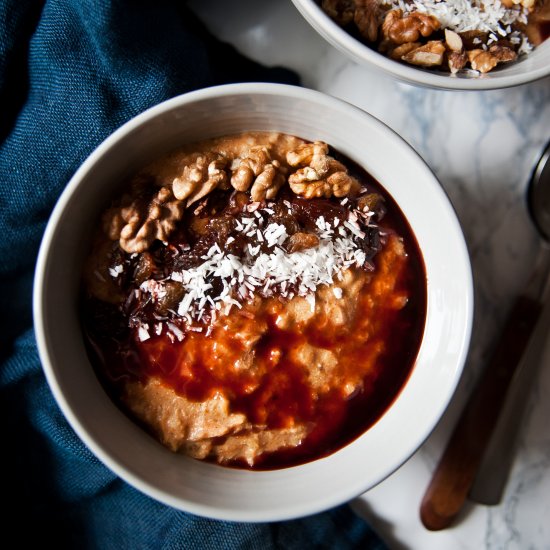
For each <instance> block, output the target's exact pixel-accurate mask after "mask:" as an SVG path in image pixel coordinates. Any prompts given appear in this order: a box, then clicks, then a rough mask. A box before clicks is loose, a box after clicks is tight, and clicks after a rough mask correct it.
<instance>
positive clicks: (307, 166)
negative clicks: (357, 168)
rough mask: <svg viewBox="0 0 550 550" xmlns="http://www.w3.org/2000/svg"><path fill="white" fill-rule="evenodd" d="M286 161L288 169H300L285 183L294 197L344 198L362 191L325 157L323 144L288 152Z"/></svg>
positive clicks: (326, 155) (352, 178) (332, 161)
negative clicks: (288, 165) (291, 167)
mask: <svg viewBox="0 0 550 550" xmlns="http://www.w3.org/2000/svg"><path fill="white" fill-rule="evenodd" d="M286 160H287V162H288V164H290V166H293V167H297V166H301V168H299V169H298V170H297V171H296V172H294V173H293V174H291V175H290V176H289V178H288V183H289V186H290V188H291V189H292V191H294V193H296V194H297V195H302V196H303V197H305V198H306V199H312V198H316V197H317V198H319V197H325V198H330V197H332V196H335V197H345V196H347V195H352V194H355V193H357V192H358V191H359V189H360V188H361V185H360V184H359V182H358V181H357V180H356V179H355V178H354V177H353V176H350V175H349V174H348V169H347V168H346V167H345V166H344V165H343V164H342V163H341V162H339V161H337V160H336V159H335V158H333V157H331V156H330V155H329V154H328V145H327V144H326V143H324V142H322V141H316V142H314V143H306V144H304V145H301V146H300V147H298V148H297V149H296V150H295V151H289V152H288V153H287V156H286Z"/></svg>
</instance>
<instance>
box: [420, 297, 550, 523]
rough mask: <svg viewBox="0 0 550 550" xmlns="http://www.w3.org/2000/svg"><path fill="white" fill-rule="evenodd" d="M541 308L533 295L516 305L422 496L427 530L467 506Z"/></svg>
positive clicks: (423, 519) (450, 521)
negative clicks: (469, 495) (466, 501)
mask: <svg viewBox="0 0 550 550" xmlns="http://www.w3.org/2000/svg"><path fill="white" fill-rule="evenodd" d="M541 309H542V306H541V304H540V302H539V301H538V300H533V299H531V298H528V297H527V296H520V297H519V298H518V300H517V301H516V303H515V305H514V307H513V308H512V311H511V313H510V315H509V316H508V319H507V321H506V324H505V326H504V331H503V333H502V336H501V338H500V341H499V344H498V346H497V347H496V349H495V351H494V354H493V356H492V360H491V362H490V363H489V365H488V366H487V368H486V369H485V370H484V372H483V373H482V375H481V378H480V380H479V382H478V384H477V386H476V388H475V390H474V392H473V393H472V395H471V397H470V399H469V401H468V403H467V404H466V406H465V408H464V410H463V412H462V415H461V417H460V418H459V420H458V423H457V425H456V427H455V429H454V431H453V433H452V435H451V438H450V440H449V442H448V444H447V447H446V449H445V452H444V453H443V456H442V457H441V460H440V462H439V464H438V466H437V468H436V470H435V472H434V474H433V477H432V480H431V482H430V484H429V486H428V488H427V490H426V493H425V495H424V498H423V500H422V504H421V507H420V518H421V520H422V523H423V524H424V526H425V527H426V528H427V529H430V530H431V531H437V530H440V529H444V528H445V527H448V526H449V525H450V524H451V523H452V521H453V519H454V518H455V516H456V515H457V514H458V513H459V512H460V510H461V509H462V506H463V504H464V501H465V500H466V497H467V495H468V492H469V490H470V487H471V486H472V483H473V481H474V479H475V475H476V472H477V469H478V468H479V465H480V463H481V459H482V458H483V453H484V451H485V448H486V447H487V445H488V442H489V439H490V437H491V434H492V432H493V430H494V428H495V425H496V423H497V420H498V415H499V413H500V410H501V408H502V406H503V404H504V400H505V397H506V392H507V390H508V387H509V385H510V380H511V379H512V376H513V374H514V371H515V370H516V367H517V365H518V364H519V362H520V359H521V356H522V354H523V352H524V350H525V348H526V346H527V343H528V342H529V338H530V336H531V333H532V331H533V328H534V326H535V324H536V321H537V319H538V317H539V315H540V312H541Z"/></svg>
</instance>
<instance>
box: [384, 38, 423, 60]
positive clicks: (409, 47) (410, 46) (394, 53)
mask: <svg viewBox="0 0 550 550" xmlns="http://www.w3.org/2000/svg"><path fill="white" fill-rule="evenodd" d="M420 46H422V44H421V43H420V42H406V43H405V44H400V45H399V46H396V47H395V48H392V49H390V50H389V51H388V55H389V56H390V58H391V59H396V60H399V59H402V58H403V56H404V55H407V54H408V53H409V52H412V51H413V50H416V49H417V48H420Z"/></svg>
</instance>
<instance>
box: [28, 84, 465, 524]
mask: <svg viewBox="0 0 550 550" xmlns="http://www.w3.org/2000/svg"><path fill="white" fill-rule="evenodd" d="M249 95H278V96H281V95H282V96H286V97H291V98H293V99H297V100H306V101H313V102H314V103H315V104H316V105H321V104H322V105H325V106H327V107H328V106H332V107H334V108H337V109H347V110H350V112H352V113H353V114H354V116H359V117H368V118H369V120H370V122H371V123H373V124H376V125H379V126H380V127H381V128H383V131H385V132H388V131H389V132H390V133H391V134H392V135H393V139H398V140H399V141H400V142H401V144H402V145H403V146H405V147H406V148H407V150H408V151H409V152H410V154H411V155H412V156H414V157H415V158H416V159H417V161H419V162H420V163H421V165H422V166H423V169H424V170H427V171H428V172H429V173H430V174H431V175H432V177H433V179H434V180H435V181H436V182H437V183H439V182H438V180H437V178H436V177H435V175H433V172H432V171H431V169H430V168H429V167H428V165H427V164H426V163H425V161H424V160H423V159H422V157H421V156H420V155H419V154H418V153H417V152H416V151H415V150H414V149H413V148H412V146H410V145H409V144H408V143H407V142H406V141H405V140H404V139H403V138H402V137H400V136H399V135H398V134H397V133H396V132H395V131H394V130H392V129H391V128H390V127H389V126H387V125H386V124H384V123H383V122H381V121H380V120H379V119H377V118H376V117H374V116H373V115H371V114H369V113H367V112H365V111H364V110H362V109H360V108H359V107H356V106H355V105H352V104H350V103H348V102H346V101H344V100H341V99H339V98H336V97H333V96H330V95H328V94H325V93H322V92H318V91H315V90H310V89H307V88H302V87H299V86H292V85H284V84H270V83H239V84H227V85H221V86H213V87H210V88H205V89H201V90H195V91H192V92H188V93H184V94H181V95H179V96H176V97H173V98H171V99H168V100H166V101H164V102H162V103H160V104H158V105H155V106H153V107H151V108H149V109H147V110H146V111H144V112H142V113H141V114H138V115H137V116H135V117H133V118H132V119H130V120H129V121H128V122H126V123H125V124H123V125H122V126H121V127H120V128H118V129H117V130H115V132H113V133H112V134H111V135H109V136H108V137H107V138H106V139H105V140H104V141H103V142H101V143H100V144H99V145H98V146H97V147H96V148H95V149H94V150H93V151H92V153H91V154H90V155H89V156H88V157H87V158H86V160H85V161H84V162H83V163H82V164H81V165H80V167H79V168H78V169H77V171H76V172H75V173H74V175H73V176H72V178H71V179H70V181H69V182H68V184H67V186H66V188H65V189H64V190H63V192H62V194H61V195H60V197H59V199H58V201H57V203H56V205H55V207H54V209H53V211H52V214H51V216H50V219H49V221H48V224H47V226H46V229H45V232H44V235H43V239H42V243H41V245H40V250H39V254H38V258H37V262H36V270H35V279H34V286H33V317H34V327H35V335H36V341H37V346H38V352H39V357H40V360H41V363H42V368H43V371H44V373H45V375H46V379H47V382H48V385H49V387H50V389H51V391H52V393H53V395H54V398H55V400H56V402H57V404H58V406H59V407H60V409H61V411H62V413H63V415H64V416H65V418H66V419H67V421H68V422H69V424H70V425H71V427H72V428H73V429H74V431H75V432H76V433H77V434H78V436H79V438H80V439H81V440H82V441H83V442H84V443H85V444H86V446H87V447H88V448H89V449H90V450H91V451H92V452H93V454H94V455H95V456H97V457H98V458H99V459H100V460H101V461H102V462H103V463H104V464H105V465H106V466H107V467H108V468H109V469H110V470H111V471H113V472H114V473H115V474H116V475H118V476H119V477H120V478H121V479H123V480H124V481H126V482H128V483H129V484H130V485H132V486H133V487H136V488H137V489H139V490H141V491H142V492H143V493H145V494H147V495H149V496H151V497H153V498H155V499H156V500H158V501H160V502H163V503H165V504H168V505H170V506H172V507H175V508H178V509H181V510H184V511H188V512H192V513H196V514H198V515H201V516H206V517H210V518H214V519H221V520H236V521H251V522H257V521H280V520H286V519H292V518H296V517H301V516H304V515H309V514H313V513H317V512H321V511H323V510H327V509H328V508H331V507H333V506H337V505H339V504H342V503H343V502H346V501H349V500H350V499H352V498H354V497H356V496H358V495H359V494H362V493H363V492H364V491H366V490H367V489H370V488H372V487H373V486H375V485H377V484H378V483H380V482H381V481H382V480H383V479H385V478H386V477H388V476H389V475H391V474H392V473H393V472H395V471H396V469H398V468H399V467H400V466H401V465H402V464H403V463H405V462H406V461H407V460H408V459H409V458H410V456H412V454H414V453H415V452H416V450H417V449H418V447H419V446H420V445H421V444H422V443H423V442H424V441H425V440H426V439H427V437H428V436H429V435H430V433H431V432H432V431H433V429H434V428H435V426H436V425H437V423H438V422H439V420H440V419H441V416H442V414H443V412H444V411H445V409H446V408H447V406H448V404H449V402H450V401H451V399H452V397H453V395H454V393H455V391H456V387H457V385H458V382H459V380H460V377H461V375H462V372H463V368H464V364H465V361H466V357H467V354H468V349H469V343H470V338H471V333H472V324H473V313H474V311H473V278H472V270H471V263H470V259H469V254H468V250H467V246H466V243H465V239H464V234H463V231H462V228H461V226H460V224H459V222H458V218H457V217H456V213H455V211H454V207H453V205H452V203H451V202H450V200H449V198H448V196H447V194H446V192H445V190H444V189H443V187H442V186H441V185H440V184H439V186H438V187H437V189H436V188H434V191H436V192H437V193H440V195H441V196H442V197H444V199H445V203H446V205H447V208H448V212H449V213H450V214H451V216H452V218H453V219H452V224H453V225H454V227H455V230H456V236H457V237H458V236H460V242H461V250H460V251H459V253H460V254H461V261H462V262H463V263H464V266H465V268H466V272H467V273H465V275H466V277H467V280H465V281H464V284H465V287H466V291H465V294H464V302H465V312H466V313H465V318H464V325H463V326H462V327H461V329H462V334H461V335H460V350H459V352H458V353H457V356H456V359H455V361H454V364H455V369H454V371H453V375H452V377H451V378H450V379H449V380H448V386H447V387H448V393H447V395H446V396H445V398H444V399H442V400H441V402H440V404H439V408H438V410H436V411H435V410H434V413H433V416H432V422H431V423H430V424H429V425H426V426H425V427H424V431H423V433H422V434H421V435H420V436H419V438H418V440H419V441H420V443H419V445H417V446H416V447H414V448H411V449H409V453H408V455H406V456H402V457H401V459H400V461H399V464H397V465H396V464H395V463H394V464H392V465H391V467H389V468H387V470H386V472H385V475H383V476H381V478H380V479H378V481H377V482H376V483H374V485H373V484H372V482H371V481H370V480H365V481H364V483H363V485H361V486H354V487H349V488H347V489H346V490H342V491H341V492H340V493H339V494H333V495H327V498H326V499H324V500H318V501H317V502H311V503H310V505H309V507H308V508H307V509H304V507H303V506H301V507H296V508H293V507H292V506H291V505H289V506H287V507H285V508H283V509H281V508H280V507H279V508H277V510H275V511H273V512H270V513H267V512H265V511H258V512H248V513H246V514H243V513H242V512H241V511H239V510H228V509H220V508H218V507H217V506H215V505H214V506H211V505H207V504H201V503H197V502H190V501H188V500H186V501H185V503H184V504H185V505H183V504H182V501H183V499H182V498H181V497H176V496H174V495H173V494H169V493H167V492H166V491H164V490H162V489H159V488H158V487H155V486H154V485H152V484H151V483H149V482H147V481H145V480H143V479H141V478H139V477H137V476H136V475H134V474H133V473H132V472H129V470H128V469H127V467H126V466H125V465H124V463H123V462H121V461H120V460H119V459H118V458H116V457H113V456H111V455H110V454H109V453H108V452H107V451H106V450H105V449H103V447H102V446H101V444H100V443H98V442H97V441H96V440H95V439H94V437H93V436H92V435H91V434H89V433H88V431H87V429H86V427H85V426H84V425H83V423H82V422H81V420H80V419H79V417H78V416H77V415H76V414H75V413H74V411H73V410H72V407H71V405H70V404H69V402H68V400H67V398H66V397H65V395H64V393H63V391H62V389H61V387H60V385H59V383H58V380H57V374H56V372H55V367H54V365H53V362H52V356H51V353H50V350H49V343H48V331H47V327H46V323H45V318H44V311H43V306H44V299H45V298H44V290H45V289H44V283H45V279H46V274H47V269H46V268H47V265H48V252H49V249H50V247H51V246H52V242H53V239H54V237H55V233H56V231H57V226H58V223H59V221H60V219H61V218H62V215H63V213H64V211H65V209H66V208H67V206H68V205H69V204H70V203H71V200H72V197H73V195H74V193H75V192H76V190H77V189H78V187H79V186H80V184H81V182H82V181H83V180H85V176H86V175H87V174H88V172H90V171H92V170H93V169H94V166H95V164H96V163H97V162H98V161H99V159H101V158H102V156H103V155H104V153H105V152H107V151H109V149H110V148H111V147H112V146H113V145H114V144H116V143H117V142H118V141H120V140H122V139H124V138H125V137H126V136H128V135H129V134H131V133H132V132H133V131H134V130H135V129H136V128H138V127H141V126H143V125H144V124H147V122H148V121H150V120H152V119H154V118H156V117H157V116H160V115H162V114H163V113H166V112H168V111H171V110H173V109H177V108H179V107H181V106H183V105H190V104H193V103H196V102H203V101H207V100H209V99H217V98H220V97H222V96H223V97H231V96H249ZM421 347H422V346H421ZM315 462H316V461H313V463H315ZM396 462H397V461H396ZM309 464H311V463H309ZM299 467H300V466H298V468H299ZM279 471H280V470H279ZM244 472H245V475H248V474H249V473H250V472H246V471H244ZM270 473H271V472H262V471H259V472H252V475H257V474H259V475H265V476H269V475H270Z"/></svg>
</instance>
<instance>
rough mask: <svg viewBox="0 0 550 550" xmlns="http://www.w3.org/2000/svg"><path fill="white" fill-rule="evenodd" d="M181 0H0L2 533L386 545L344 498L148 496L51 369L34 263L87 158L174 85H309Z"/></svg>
mask: <svg viewBox="0 0 550 550" xmlns="http://www.w3.org/2000/svg"><path fill="white" fill-rule="evenodd" d="M184 4H185V2H183V1H179V2H178V1H164V0H156V1H155V2H152V1H145V0H133V1H130V0H2V2H0V365H1V367H0V419H1V426H2V455H3V464H4V467H3V469H2V474H3V476H2V477H3V482H2V489H3V490H2V491H1V494H2V500H3V504H4V506H3V508H4V510H5V509H6V507H7V510H8V512H7V513H6V512H4V513H3V518H2V519H3V522H2V523H3V525H4V528H3V533H2V535H3V538H4V540H16V541H17V544H18V546H19V547H22V548H25V547H29V546H30V544H31V543H40V544H42V545H44V544H45V545H49V544H50V543H51V544H53V545H54V547H55V548H74V547H78V548H100V549H109V548H113V549H115V548H116V549H121V548H122V549H124V548H129V549H140V548H144V549H148V548H154V549H157V548H166V549H169V548H207V549H208V548H217V549H218V548H250V549H254V548H261V549H262V550H268V549H270V548H289V549H292V548H296V549H305V548H331V549H339V548H362V549H375V550H378V549H382V548H385V546H384V544H383V543H382V542H381V541H380V539H379V538H378V537H377V535H376V534H375V533H374V532H373V531H372V530H371V529H370V527H369V526H368V525H367V524H366V523H364V522H363V521H362V520H361V519H360V518H358V517H357V516H355V515H354V514H353V512H351V510H350V509H349V507H347V506H341V507H338V508H336V509H334V510H330V511H328V512H326V513H322V514H317V515H314V516H311V517H307V518H303V519H299V520H294V521H287V522H280V523H272V524H246V523H231V522H221V521H214V520H209V519H205V518H200V517H196V516H193V515H191V514H187V513H183V512H180V511H177V510H174V509H172V508H170V507H167V506H164V505H162V504H160V503H158V502H156V501H154V500H153V499H150V498H149V497H147V496H145V495H143V494H142V493H140V492H138V491H137V490H135V489H133V488H132V487H130V486H129V485H127V484H126V483H125V482H123V481H122V480H120V479H119V478H117V477H116V476H115V475H114V474H113V473H112V472H111V471H110V470H108V469H107V468H106V467H105V466H103V464H101V463H100V462H99V461H98V460H97V459H96V458H95V456H93V455H92V454H91V452H90V451H89V450H88V449H87V448H86V447H85V446H84V445H83V444H82V442H81V441H80V440H79V439H78V437H77V436H76V435H75V434H74V432H73V431H72V429H71V428H70V426H69V425H68V424H67V422H66V421H65V419H64V418H63V416H62V414H61V412H60V410H59V409H58V407H57V405H56V403H55V402H54V400H53V397H52V395H51V393H50V391H49V388H48V386H47V384H46V381H45V378H44V376H43V373H42V370H41V367H40V362H39V359H38V355H37V350H36V344H35V339H34V334H33V330H32V314H31V285H32V278H33V268H34V263H35V260H36V254H37V251H38V247H39V244H40V239H41V236H42V233H43V230H44V227H45V224H46V222H47V219H48V216H49V214H50V211H51V210H52V208H53V205H54V203H55V201H56V200H57V198H58V196H59V194H60V193H61V191H62V189H63V187H64V186H65V184H66V183H67V181H68V180H69V179H70V177H71V176H72V174H73V173H74V171H75V170H76V168H77V167H78V166H79V164H80V163H81V162H82V161H83V160H84V159H85V158H86V157H87V156H88V154H89V153H90V152H91V151H92V150H93V149H94V148H95V147H96V146H97V145H98V144H99V143H100V142H101V141H102V140H103V139H104V138H105V137H107V136H108V135H109V134H110V133H111V132H113V131H114V130H115V129H116V128H117V127H119V126H120V125H121V124H123V123H124V122H125V121H127V120H128V119H129V118H131V117H133V116H135V115H136V114H138V113H140V112H141V111H143V110H145V109H146V108H148V107H150V106H152V105H154V104H156V103H159V102H160V101H163V100H165V99H167V98H169V97H172V96H174V95H177V94H180V93H183V92H187V91H190V90H194V89H197V88H203V87H206V86H210V85H215V84H221V83H226V82H238V81H278V82H286V83H298V78H297V76H296V75H295V74H293V73H292V72H290V71H288V70H285V69H282V68H271V69H267V68H265V67H262V66H260V65H258V64H256V63H254V62H252V61H250V60H248V59H246V58H244V57H242V56H241V55H240V54H239V53H238V52H236V51H235V50H234V49H233V48H232V47H230V46H228V45H226V44H222V43H220V42H219V41H217V40H216V39H215V38H214V37H212V36H211V35H209V34H208V32H207V31H206V29H205V28H204V27H203V25H202V24H201V23H200V22H199V21H198V20H197V19H196V18H195V17H194V16H193V14H192V13H190V12H189V11H188V10H187V9H186V7H185V5H184ZM224 8H226V6H224V3H220V9H224Z"/></svg>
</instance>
